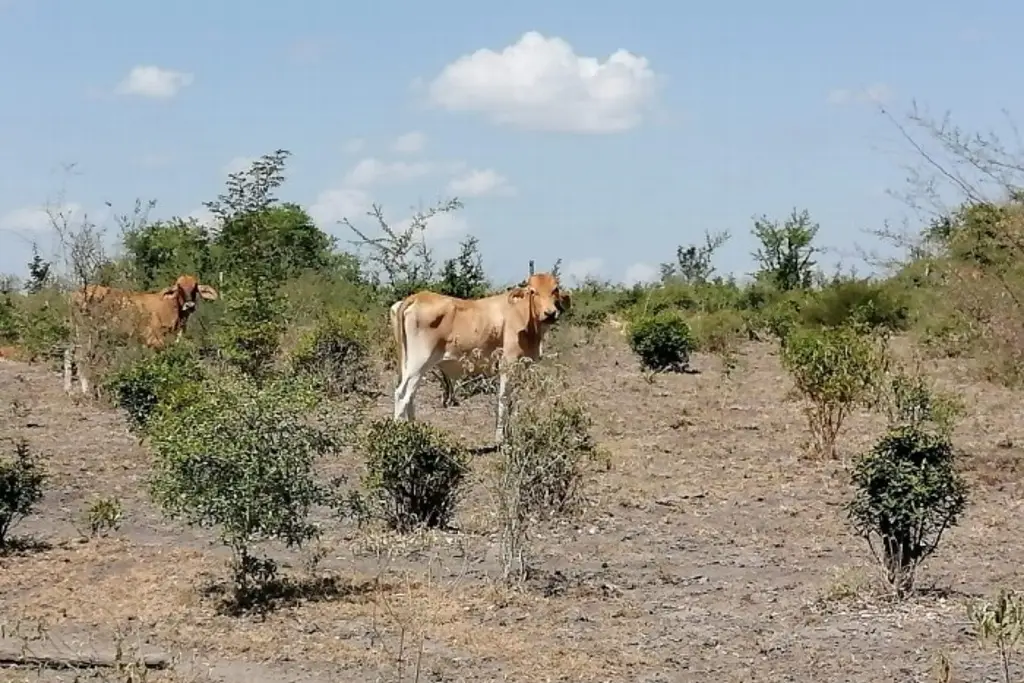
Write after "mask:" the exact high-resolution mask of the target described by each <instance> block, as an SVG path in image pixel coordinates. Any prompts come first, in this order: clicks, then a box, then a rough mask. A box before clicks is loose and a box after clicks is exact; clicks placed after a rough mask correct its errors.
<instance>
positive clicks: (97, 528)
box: [85, 497, 124, 536]
mask: <svg viewBox="0 0 1024 683" xmlns="http://www.w3.org/2000/svg"><path fill="white" fill-rule="evenodd" d="M123 517H124V508H123V507H122V506H121V501H120V500H118V499H117V498H116V497H111V498H107V497H99V498H96V499H95V500H93V501H92V502H91V503H90V504H89V507H88V508H87V509H86V511H85V521H86V523H87V524H88V526H89V534H90V535H91V536H96V535H98V534H102V535H106V534H107V532H109V531H113V530H115V529H117V528H118V527H120V526H121V519H122V518H123Z"/></svg>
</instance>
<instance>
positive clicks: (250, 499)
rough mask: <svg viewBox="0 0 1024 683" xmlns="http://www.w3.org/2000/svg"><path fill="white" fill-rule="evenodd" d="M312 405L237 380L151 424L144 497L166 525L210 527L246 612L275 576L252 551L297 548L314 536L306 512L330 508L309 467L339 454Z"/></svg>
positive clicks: (293, 394) (293, 393)
mask: <svg viewBox="0 0 1024 683" xmlns="http://www.w3.org/2000/svg"><path fill="white" fill-rule="evenodd" d="M317 398H318V397H317V396H316V394H315V393H313V392H307V391H303V390H300V389H298V388H296V387H294V386H291V385H288V384H283V383H280V382H277V383H271V384H267V385H266V386H264V387H262V388H259V387H257V386H256V385H255V384H254V383H253V382H252V381H251V380H248V379H245V378H244V376H243V377H237V378H229V377H220V378H218V379H217V381H216V382H208V383H207V384H206V386H205V390H204V392H202V393H201V394H199V395H198V396H196V398H195V400H193V401H190V402H188V403H184V404H182V405H180V406H178V407H177V409H176V410H174V411H158V412H157V413H155V414H154V415H153V416H152V418H151V420H150V423H149V430H148V431H149V435H150V443H151V445H152V448H153V450H154V453H155V466H154V469H155V472H154V475H153V479H152V482H151V491H152V495H153V497H154V499H155V500H156V502H157V503H158V504H159V505H160V506H161V507H162V508H163V510H164V512H165V513H167V514H168V515H169V516H171V517H172V518H183V519H184V520H185V521H186V522H187V523H189V524H194V525H200V526H204V527H209V526H215V527H219V535H220V539H221V541H222V542H223V543H224V544H225V545H227V546H228V547H229V548H230V549H231V551H232V562H231V567H232V572H233V595H232V597H233V604H234V606H236V607H239V608H244V607H247V606H251V605H252V604H254V602H255V601H256V599H257V598H258V597H259V595H260V592H261V591H262V589H264V588H266V587H267V586H268V584H270V582H271V581H272V580H273V579H275V577H276V573H277V567H276V565H275V564H274V563H273V561H272V560H270V559H267V558H260V557H257V556H255V555H254V554H253V545H254V544H255V543H256V542H257V541H260V540H263V539H277V540H280V541H283V542H284V544H285V545H286V546H289V547H291V546H301V545H302V543H304V542H306V541H309V540H310V539H312V538H315V537H316V536H317V535H318V534H319V529H318V527H317V526H316V525H314V524H312V523H311V522H310V521H309V513H310V509H311V507H313V506H314V505H318V504H328V503H330V502H332V501H333V490H332V487H330V486H327V485H325V484H321V483H320V482H319V481H318V478H317V476H316V474H315V472H314V465H315V461H316V459H317V457H318V456H321V455H323V454H326V453H330V452H333V451H334V450H335V449H336V448H337V447H338V446H339V445H340V437H341V432H340V431H339V430H335V429H334V428H331V427H328V426H324V423H326V422H327V420H320V421H319V422H317V421H315V420H314V419H313V418H315V417H317V416H316V414H315V413H314V412H313V411H314V409H315V408H316V406H317Z"/></svg>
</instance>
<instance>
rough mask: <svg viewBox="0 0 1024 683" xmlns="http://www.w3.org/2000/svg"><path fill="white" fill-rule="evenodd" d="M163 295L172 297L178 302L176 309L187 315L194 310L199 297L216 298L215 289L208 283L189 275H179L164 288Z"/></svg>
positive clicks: (212, 299) (209, 299)
mask: <svg viewBox="0 0 1024 683" xmlns="http://www.w3.org/2000/svg"><path fill="white" fill-rule="evenodd" d="M163 293H164V296H166V297H173V298H174V299H175V300H176V301H177V304H178V310H179V311H180V312H181V314H182V315H184V316H186V317H188V316H189V315H190V314H192V313H193V312H194V311H195V310H196V304H198V303H199V299H200V298H202V299H206V300H207V301H214V300H216V299H217V298H218V296H219V295H218V294H217V290H216V289H214V288H213V287H210V286H209V285H201V284H199V281H198V280H196V278H195V277H193V276H191V275H181V276H179V277H178V279H177V280H175V281H174V284H173V285H172V286H170V287H168V288H167V289H165V290H164V292H163Z"/></svg>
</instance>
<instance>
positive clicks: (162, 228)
mask: <svg viewBox="0 0 1024 683" xmlns="http://www.w3.org/2000/svg"><path fill="white" fill-rule="evenodd" d="M122 241H123V243H124V248H125V252H126V254H125V258H126V259H127V261H128V267H129V269H130V270H131V272H132V276H133V279H134V280H135V283H136V285H137V286H138V287H140V288H141V289H145V290H151V289H156V288H158V287H166V286H167V285H169V284H170V283H172V282H174V280H175V279H176V278H177V277H178V276H179V275H181V274H183V273H188V274H194V275H198V276H199V277H200V279H204V277H207V276H209V275H210V274H211V270H212V256H211V253H210V234H209V231H208V230H207V229H206V228H205V227H204V226H203V225H201V224H200V223H199V222H198V221H196V220H195V219H193V218H188V219H182V218H173V219H171V220H168V221H157V222H155V223H149V224H144V225H140V226H137V227H133V228H131V229H129V230H126V231H125V233H124V237H123V238H122Z"/></svg>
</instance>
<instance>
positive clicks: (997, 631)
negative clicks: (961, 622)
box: [967, 590, 1024, 683]
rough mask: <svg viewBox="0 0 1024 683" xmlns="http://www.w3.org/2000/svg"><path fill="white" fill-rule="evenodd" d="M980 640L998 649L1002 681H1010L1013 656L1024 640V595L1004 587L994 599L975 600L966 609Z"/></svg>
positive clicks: (1006, 682)
mask: <svg viewBox="0 0 1024 683" xmlns="http://www.w3.org/2000/svg"><path fill="white" fill-rule="evenodd" d="M967 618H968V619H970V621H971V623H972V624H973V625H974V632H975V635H976V636H977V638H978V641H979V642H981V643H983V644H985V643H989V644H992V645H994V646H995V648H996V650H997V651H998V652H999V663H1000V665H1001V667H1002V673H1003V683H1010V681H1011V680H1012V679H1011V678H1010V655H1011V654H1012V653H1013V652H1015V651H1016V650H1017V648H1018V646H1019V645H1020V644H1021V643H1022V642H1024V597H1022V596H1021V595H1019V594H1018V593H1015V592H1013V591H1007V590H1001V591H999V597H997V598H996V600H995V602H989V601H987V600H985V601H980V602H976V603H974V604H972V605H970V606H969V607H968V608H967Z"/></svg>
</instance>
